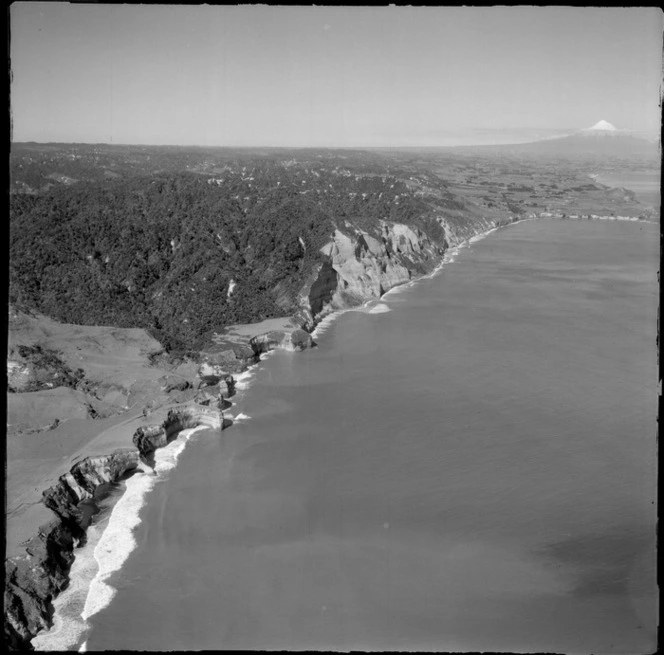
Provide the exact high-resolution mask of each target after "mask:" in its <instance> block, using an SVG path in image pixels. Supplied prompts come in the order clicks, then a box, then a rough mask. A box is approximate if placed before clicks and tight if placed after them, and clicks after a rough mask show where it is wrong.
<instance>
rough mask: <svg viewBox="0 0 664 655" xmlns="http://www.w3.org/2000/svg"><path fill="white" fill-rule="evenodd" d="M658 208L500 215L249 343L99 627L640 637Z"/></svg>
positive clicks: (254, 634) (540, 641)
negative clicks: (585, 214)
mask: <svg viewBox="0 0 664 655" xmlns="http://www.w3.org/2000/svg"><path fill="white" fill-rule="evenodd" d="M658 231H659V226H657V225H653V224H646V223H629V222H625V223H623V222H607V221H597V222H591V221H588V222H582V221H557V220H551V221H532V222H524V223H522V224H520V225H515V226H512V227H510V228H507V229H504V230H499V231H497V232H496V233H494V234H492V235H491V236H489V237H488V238H486V239H485V240H483V241H480V242H478V243H474V244H471V245H470V246H469V247H467V248H465V249H463V250H461V252H460V253H459V254H458V256H457V258H456V260H455V261H453V262H451V263H449V265H446V266H444V267H443V268H442V270H441V271H440V272H439V273H438V274H436V275H435V276H433V277H431V278H430V279H426V280H422V281H420V282H417V283H416V284H413V285H411V286H410V288H407V289H405V290H395V291H394V292H391V293H388V294H387V295H385V296H384V297H383V298H382V299H381V300H380V303H379V304H378V303H374V304H373V305H371V306H370V307H367V308H364V309H363V310H362V311H349V312H345V313H343V314H342V315H340V316H338V317H337V318H336V320H332V319H330V320H328V321H326V324H325V325H324V326H323V328H321V329H320V330H319V331H318V332H317V337H316V338H317V341H318V344H319V345H318V347H317V348H314V349H311V350H308V351H304V352H302V353H288V352H280V351H278V352H276V353H274V354H273V355H272V356H271V357H270V358H269V359H267V361H264V362H261V363H260V364H259V365H258V366H257V367H256V368H255V369H254V370H253V371H252V372H251V374H250V375H249V376H247V379H246V380H244V383H243V384H241V385H239V386H240V389H239V391H238V394H237V395H236V396H235V397H234V398H233V401H234V402H235V407H234V408H233V409H232V411H231V412H230V413H231V414H233V415H235V416H236V417H238V416H241V420H237V421H236V422H235V424H234V425H233V426H232V427H231V428H230V429H228V430H225V431H224V432H222V433H219V432H216V433H215V432H211V431H207V430H202V431H199V432H197V433H195V434H193V435H192V437H191V440H190V443H189V445H188V447H187V448H186V449H184V450H183V451H182V452H181V454H180V457H179V462H178V466H177V467H176V468H174V469H173V470H171V471H170V472H169V476H168V479H166V480H164V482H163V483H162V484H159V485H156V486H155V487H154V488H153V489H152V491H151V493H150V494H149V497H148V502H147V504H146V505H145V506H144V507H143V508H142V509H141V511H140V522H139V523H138V524H137V525H136V526H135V528H134V530H133V533H132V534H133V540H134V541H135V543H136V547H135V549H134V550H133V551H132V552H131V553H130V554H129V555H128V557H127V559H126V561H125V562H124V565H123V566H122V568H120V569H119V570H116V571H115V572H113V573H111V574H109V575H108V576H107V577H106V578H105V579H104V582H105V584H106V585H108V586H109V587H110V588H112V590H113V597H112V599H110V602H107V601H108V598H106V597H104V598H106V599H105V600H104V598H102V596H101V595H100V596H98V597H96V598H95V597H94V594H93V596H92V597H90V598H89V599H88V601H87V606H90V607H94V608H96V609H98V611H97V612H96V613H95V614H92V615H90V613H89V612H88V616H87V619H86V622H87V625H88V629H87V632H86V635H87V643H86V647H87V649H88V650H105V649H130V650H198V649H291V650H299V649H334V650H339V649H342V650H343V649H360V650H363V649H364V650H372V649H373V650H375V649H380V650H412V649H416V650H436V651H484V650H492V651H512V652H514V651H516V652H519V651H520V652H533V651H539V652H542V651H547V652H550V651H555V652H565V653H591V652H592V653H645V652H652V651H653V650H654V649H655V636H656V617H657V588H656V583H655V518H656V507H655V498H656V455H657V452H656V414H657V360H656V336H657V312H658V305H657V296H658V284H657V267H658V258H659V253H658V244H659V238H658V237H659V235H658ZM100 600H102V601H103V602H100ZM102 605H103V607H102Z"/></svg>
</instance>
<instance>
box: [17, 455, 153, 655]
mask: <svg viewBox="0 0 664 655" xmlns="http://www.w3.org/2000/svg"><path fill="white" fill-rule="evenodd" d="M139 464H140V456H139V453H138V451H137V450H136V449H135V448H125V449H121V450H117V451H115V452H114V453H112V454H110V455H105V456H99V457H87V458H86V459H84V460H82V461H80V462H77V463H76V464H74V466H72V468H71V469H70V470H69V471H68V472H67V473H66V474H65V475H63V476H61V477H60V479H59V480H58V482H57V484H55V485H53V486H52V487H50V488H48V489H47V490H46V491H44V492H43V503H44V505H46V506H47V507H48V508H49V509H51V510H52V511H53V512H54V513H55V515H56V516H57V518H55V519H54V520H53V521H51V522H50V523H47V524H46V525H42V526H41V527H40V528H39V532H38V534H37V535H36V536H34V537H33V538H32V539H30V540H29V541H28V542H27V543H26V544H25V555H24V556H21V557H17V558H13V559H8V560H6V562H5V595H4V601H5V640H6V643H7V644H8V645H9V647H10V648H12V649H14V650H33V649H32V646H31V645H30V640H31V639H32V638H33V637H34V636H35V635H36V634H37V632H39V631H40V630H43V629H45V628H48V627H49V626H50V623H51V617H52V614H53V609H52V605H51V602H52V600H53V599H54V598H55V597H56V596H57V595H58V594H59V593H60V591H62V590H63V589H64V587H65V586H66V585H67V581H68V577H67V575H68V573H69V568H70V566H71V563H72V561H73V560H74V548H75V547H76V545H77V543H79V542H80V541H81V540H82V539H84V537H85V529H84V528H83V526H82V525H81V522H80V512H79V509H78V507H79V503H80V502H81V501H82V500H86V499H89V498H92V497H93V495H94V492H95V490H96V489H97V488H98V487H99V486H100V485H102V484H104V483H109V482H116V481H118V480H120V479H121V478H122V477H123V476H124V475H126V474H127V473H129V472H131V471H133V470H134V469H136V468H137V467H138V465H139Z"/></svg>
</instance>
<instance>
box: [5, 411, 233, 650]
mask: <svg viewBox="0 0 664 655" xmlns="http://www.w3.org/2000/svg"><path fill="white" fill-rule="evenodd" d="M229 424H230V422H229V421H227V420H226V421H224V419H223V416H222V415H221V414H220V412H219V411H214V410H211V409H207V408H205V407H197V406H185V407H179V408H175V409H172V410H170V411H169V412H168V415H167V416H166V418H165V420H164V421H162V422H161V423H159V424H155V425H149V426H143V427H140V428H138V429H137V430H136V432H135V433H134V437H133V442H134V447H133V448H132V447H127V448H122V449H118V450H116V451H115V452H113V453H111V454H109V455H100V456H93V457H86V458H85V459H83V460H81V461H80V462H77V463H76V464H74V466H72V467H71V469H70V470H69V471H68V472H67V473H65V474H64V475H62V476H60V478H59V480H58V482H57V484H55V485H53V486H51V487H49V488H48V489H46V490H45V491H44V492H43V494H42V502H43V504H44V505H45V506H46V507H48V508H49V509H50V510H52V512H53V513H54V518H53V520H52V521H50V522H48V523H47V524H45V525H42V526H41V527H40V528H39V531H38V534H37V535H35V536H34V537H32V538H31V539H29V540H28V542H26V543H25V544H24V547H25V555H22V556H19V557H14V558H9V559H7V560H6V561H5V594H4V602H5V626H4V633H5V643H6V644H7V646H8V647H9V648H11V649H12V650H33V648H32V646H31V644H30V640H31V639H32V638H33V637H34V636H35V635H36V634H37V633H38V632H39V631H40V630H43V629H47V628H48V627H50V625H51V620H52V615H53V608H52V604H51V603H52V601H53V599H54V598H55V597H56V596H57V595H58V594H59V593H60V592H61V591H62V590H63V589H64V588H65V587H66V586H67V582H68V573H69V569H70V567H71V564H72V562H73V560H74V549H75V548H76V546H77V545H78V544H79V543H80V542H81V541H83V540H84V539H85V526H84V525H83V523H82V520H81V511H80V507H79V506H80V503H81V502H82V501H85V500H90V499H92V498H94V494H95V491H97V489H99V488H100V487H101V486H102V485H104V484H109V483H110V484H112V483H115V482H118V481H120V480H122V479H123V478H125V477H127V476H128V475H131V474H132V472H133V471H135V470H136V469H138V468H139V467H142V466H143V464H144V463H146V464H148V465H153V464H151V462H152V463H153V461H154V459H153V458H154V451H155V450H156V449H157V448H161V447H163V446H165V445H167V444H168V443H169V442H171V441H172V440H173V439H175V438H176V437H177V435H178V434H179V432H180V431H182V430H185V429H189V428H194V427H197V426H199V425H207V426H210V427H218V428H221V429H224V428H225V427H228V425H229Z"/></svg>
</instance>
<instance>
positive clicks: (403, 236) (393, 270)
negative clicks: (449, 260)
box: [299, 221, 442, 319]
mask: <svg viewBox="0 0 664 655" xmlns="http://www.w3.org/2000/svg"><path fill="white" fill-rule="evenodd" d="M345 228H346V229H347V230H348V232H342V231H341V230H339V229H336V230H335V232H334V235H333V236H332V240H331V241H329V242H328V243H326V244H325V245H324V246H323V247H322V248H321V252H322V253H323V254H324V255H325V256H326V257H328V258H329V260H328V262H326V263H324V264H323V265H322V266H321V267H319V268H318V269H317V270H316V271H314V273H313V275H312V278H311V281H310V282H309V283H308V284H307V285H305V288H304V289H303V290H302V292H301V293H300V296H299V300H300V304H301V306H302V309H303V310H304V311H305V313H306V314H308V317H309V318H311V319H312V318H313V317H320V316H322V315H324V314H326V313H329V312H330V311H334V310H336V309H342V308H344V307H352V306H356V305H360V304H362V303H363V302H366V301H367V300H371V299H372V298H380V296H382V295H383V294H384V293H385V292H386V291H389V290H390V289H391V288H393V287H395V286H398V285H399V284H403V283H404V282H408V281H409V280H410V279H411V276H412V275H413V273H414V272H416V273H424V272H427V271H430V270H432V269H433V268H434V267H435V266H436V265H437V264H438V262H439V261H440V257H441V255H442V248H441V247H439V246H438V245H436V244H434V243H432V242H431V241H430V240H429V238H428V236H427V235H426V234H424V233H423V232H420V231H418V230H416V229H413V228H411V227H409V226H407V225H404V224H402V223H389V222H387V221H382V223H381V231H380V233H379V234H374V235H371V234H368V233H366V232H363V231H361V230H357V229H355V228H353V227H352V226H350V225H346V226H345Z"/></svg>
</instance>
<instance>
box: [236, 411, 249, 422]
mask: <svg viewBox="0 0 664 655" xmlns="http://www.w3.org/2000/svg"><path fill="white" fill-rule="evenodd" d="M248 418H251V416H247V415H246V414H243V413H242V412H240V413H239V414H238V415H237V416H236V417H235V420H236V421H244V420H246V419H248Z"/></svg>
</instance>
